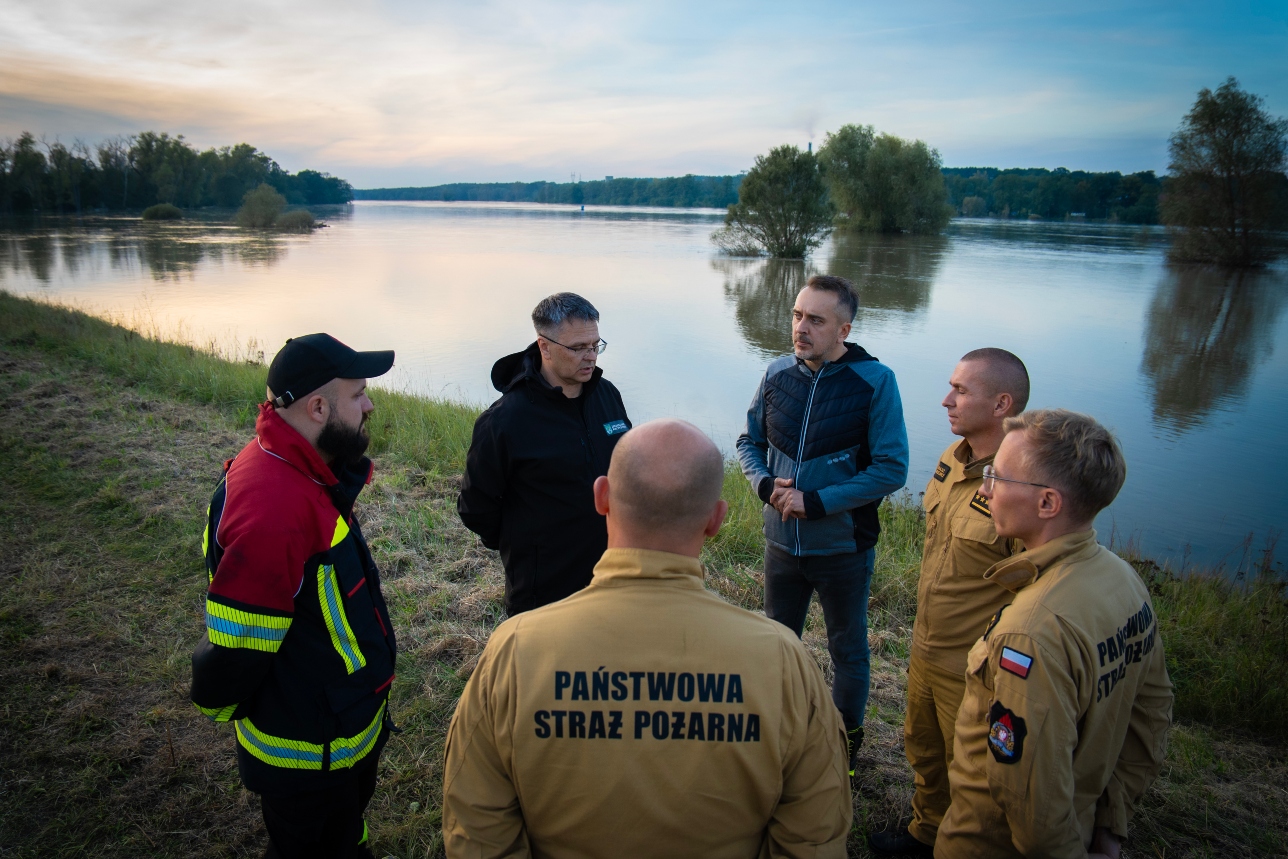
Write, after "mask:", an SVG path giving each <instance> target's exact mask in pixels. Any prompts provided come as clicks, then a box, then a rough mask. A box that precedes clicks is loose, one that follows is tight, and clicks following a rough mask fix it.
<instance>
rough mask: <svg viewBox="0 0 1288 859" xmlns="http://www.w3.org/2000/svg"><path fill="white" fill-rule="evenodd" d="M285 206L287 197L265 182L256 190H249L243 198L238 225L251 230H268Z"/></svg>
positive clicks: (238, 212) (238, 213) (238, 211)
mask: <svg viewBox="0 0 1288 859" xmlns="http://www.w3.org/2000/svg"><path fill="white" fill-rule="evenodd" d="M284 208H286V198H285V197H283V196H282V195H281V194H279V193H277V191H276V190H275V189H274V188H273V186H272V185H269V184H268V183H267V182H265V183H264V184H262V185H260V186H259V187H258V188H256V189H255V190H253V191H247V192H246V196H245V197H243V198H242V207H241V208H240V209H238V210H237V225H238V226H239V227H245V228H247V229H251V230H267V229H268V228H270V227H272V226H273V222H274V221H276V220H277V216H278V215H280V214H281V213H282V209H284Z"/></svg>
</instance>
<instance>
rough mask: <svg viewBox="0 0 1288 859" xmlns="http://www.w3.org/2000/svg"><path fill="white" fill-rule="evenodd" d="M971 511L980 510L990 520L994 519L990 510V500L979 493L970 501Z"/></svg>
mask: <svg viewBox="0 0 1288 859" xmlns="http://www.w3.org/2000/svg"><path fill="white" fill-rule="evenodd" d="M970 509H972V510H978V511H979V512H980V513H983V514H984V515H985V516H987V517H988V518H990V519H992V518H993V513H992V511H990V510H989V509H988V499H987V498H985V497H984V496H983V495H980V494H979V493H978V492H976V493H975V497H974V498H972V499H971V500H970Z"/></svg>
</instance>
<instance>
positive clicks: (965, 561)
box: [868, 348, 1029, 856]
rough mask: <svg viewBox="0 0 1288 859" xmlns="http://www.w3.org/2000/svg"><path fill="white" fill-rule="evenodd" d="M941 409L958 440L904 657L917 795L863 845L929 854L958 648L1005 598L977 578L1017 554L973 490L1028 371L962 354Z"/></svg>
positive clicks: (990, 357) (929, 526)
mask: <svg viewBox="0 0 1288 859" xmlns="http://www.w3.org/2000/svg"><path fill="white" fill-rule="evenodd" d="M948 386H949V391H948V395H947V396H946V397H944V401H943V403H942V405H943V406H944V408H945V409H947V410H948V426H949V428H950V429H951V430H952V432H953V434H954V435H959V436H961V437H962V439H961V441H958V442H956V443H954V444H952V445H950V446H949V447H948V449H947V450H945V451H944V452H943V454H942V455H941V456H940V457H939V465H938V467H937V468H936V469H935V473H934V476H932V477H931V479H930V482H929V483H928V484H927V485H926V494H925V508H926V543H925V547H924V549H923V550H922V561H921V577H920V579H919V580H918V583H917V618H916V621H915V623H914V624H913V628H912V656H911V659H910V660H909V662H908V709H907V713H906V714H905V716H904V721H903V745H904V753H905V754H906V755H907V757H908V763H909V764H910V765H911V766H912V771H913V781H914V784H915V791H914V793H913V796H912V822H911V823H910V824H909V825H908V827H907V829H902V828H900V829H897V830H887V831H885V832H874V833H871V834H870V835H869V836H868V845H869V846H870V847H871V848H872V849H873V850H874V851H876V852H877V853H879V854H883V855H893V856H929V855H930V854H931V849H932V846H933V845H934V843H935V833H936V832H937V831H938V829H939V822H940V821H941V820H943V819H944V812H946V811H947V810H948V765H949V763H951V762H952V758H953V724H954V723H955V722H956V721H957V709H958V707H960V706H961V702H962V695H963V694H964V693H965V691H966V679H965V676H966V653H967V651H969V650H970V648H971V645H972V644H974V643H975V641H976V639H978V638H979V636H980V634H981V633H982V632H983V631H984V627H985V626H987V625H988V620H989V618H991V617H992V616H993V614H994V613H995V612H996V611H997V610H998V609H1000V608H1001V607H1002V606H1004V605H1006V604H1007V603H1009V602H1010V601H1011V598H1012V596H1013V594H1012V593H1011V592H1010V591H1008V590H1007V589H1005V588H1003V587H1000V586H999V585H997V584H996V583H994V582H990V581H987V580H985V579H984V573H985V572H987V571H988V568H989V567H991V566H993V564H995V563H997V562H998V561H1000V560H1002V559H1003V558H1006V557H1008V556H1010V555H1012V554H1014V553H1015V552H1018V551H1020V549H1021V547H1020V546H1019V545H1018V541H1014V540H1007V539H1005V538H1002V537H999V536H998V535H997V531H996V530H995V529H994V527H993V516H992V513H990V512H989V508H988V502H987V501H986V500H985V499H984V497H983V496H981V495H980V494H979V488H980V482H981V481H982V480H983V475H984V468H985V466H989V465H992V464H993V455H994V454H995V453H997V448H998V446H999V445H1000V444H1001V443H1002V436H1003V435H1005V433H1004V431H1003V429H1002V423H1003V421H1005V420H1006V418H1007V417H1008V416H1011V415H1016V414H1019V413H1020V412H1022V411H1024V406H1025V405H1026V404H1027V403H1028V401H1029V374H1028V371H1027V370H1026V369H1025V367H1024V362H1023V361H1021V360H1020V359H1019V358H1017V357H1016V356H1015V355H1013V354H1011V353H1010V352H1007V351H1006V350H1004V349H991V348H990V349H976V350H974V351H973V352H968V353H967V354H966V355H964V356H962V359H961V361H959V362H958V363H957V366H956V368H954V370H953V374H952V376H951V377H950V378H949V380H948Z"/></svg>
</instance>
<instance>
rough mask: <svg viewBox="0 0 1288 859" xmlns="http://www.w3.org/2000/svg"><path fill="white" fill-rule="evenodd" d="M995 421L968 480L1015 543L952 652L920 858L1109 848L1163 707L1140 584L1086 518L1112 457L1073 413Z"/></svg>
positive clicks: (1114, 451)
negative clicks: (949, 704) (1004, 599)
mask: <svg viewBox="0 0 1288 859" xmlns="http://www.w3.org/2000/svg"><path fill="white" fill-rule="evenodd" d="M1006 430H1007V435H1006V438H1005V439H1003V441H1002V446H1001V448H1000V449H999V450H998V453H997V458H996V464H995V470H994V469H990V470H989V471H988V472H986V473H985V476H984V485H983V487H982V489H981V492H982V494H983V495H984V497H986V498H987V499H988V500H989V506H990V508H991V509H992V511H993V521H994V522H995V523H996V526H997V532H998V533H999V534H1001V535H1002V536H1004V537H1017V538H1019V539H1020V540H1023V542H1024V545H1025V547H1026V551H1024V552H1022V553H1021V554H1019V555H1016V556H1015V557H1013V558H1008V559H1006V560H1004V561H1001V562H999V563H998V564H996V565H995V566H994V567H993V568H992V569H990V570H989V571H988V573H986V574H985V578H987V579H989V580H990V581H994V582H996V583H998V584H999V585H1002V586H1003V587H1005V588H1008V589H1010V590H1012V591H1014V592H1015V600H1014V602H1013V603H1012V604H1011V605H1009V606H1007V607H1006V608H1004V609H1002V610H1001V611H1000V612H999V614H998V616H997V617H995V618H994V619H993V620H992V621H990V623H989V627H988V630H987V631H986V632H985V633H984V635H983V637H982V638H980V640H979V641H977V642H976V643H975V646H974V647H972V648H971V650H970V654H969V655H968V657H967V662H966V696H965V698H964V699H963V701H962V706H961V710H960V712H959V713H958V716H957V726H956V744H955V748H954V754H953V762H952V766H951V768H950V770H949V782H950V785H951V792H952V803H951V805H950V806H949V808H948V814H947V815H946V816H945V817H944V821H943V823H942V824H941V825H940V827H939V836H938V838H937V840H936V842H935V856H936V857H937V859H959V857H1014V856H1028V857H1036V856H1041V857H1052V859H1063V857H1078V859H1082V857H1086V856H1087V855H1088V851H1090V852H1091V855H1092V856H1093V857H1101V856H1109V857H1117V856H1118V853H1119V846H1120V844H1121V841H1122V839H1123V838H1125V837H1126V835H1127V823H1128V821H1129V820H1130V819H1131V816H1132V812H1133V810H1134V809H1135V806H1136V803H1137V802H1138V801H1139V799H1140V797H1141V796H1142V795H1143V794H1144V792H1145V790H1146V788H1148V787H1149V785H1150V783H1151V782H1152V781H1153V780H1154V777H1155V776H1156V775H1157V774H1158V770H1159V768H1160V767H1161V766H1162V764H1163V755H1164V752H1165V750H1166V745H1167V729H1168V727H1169V726H1170V724H1171V712H1172V685H1171V682H1170V681H1169V680H1168V677H1167V668H1166V666H1165V664H1164V661H1163V643H1162V640H1161V639H1160V638H1159V635H1158V623H1157V620H1156V619H1155V617H1154V608H1153V605H1152V604H1151V602H1150V598H1149V591H1148V590H1147V589H1146V587H1145V585H1144V583H1143V582H1142V581H1141V580H1140V577H1139V576H1138V575H1137V574H1136V572H1135V571H1134V570H1133V569H1132V568H1131V567H1130V566H1129V565H1128V564H1127V563H1126V562H1125V561H1123V560H1122V559H1120V558H1119V557H1118V556H1117V555H1115V554H1113V553H1112V552H1110V551H1109V550H1108V549H1105V548H1104V547H1102V546H1100V545H1097V543H1096V532H1095V531H1093V530H1092V529H1091V523H1092V520H1093V519H1094V518H1095V516H1096V514H1097V513H1099V512H1100V511H1101V510H1102V509H1104V508H1105V507H1107V506H1108V505H1109V504H1110V502H1112V501H1113V499H1114V497H1115V496H1116V495H1117V494H1118V490H1119V489H1120V488H1121V487H1122V484H1123V480H1124V478H1125V477H1126V473H1127V469H1126V465H1125V463H1124V462H1123V458H1122V451H1121V450H1120V449H1119V447H1118V443H1117V442H1116V441H1115V440H1114V437H1113V436H1112V435H1110V433H1109V432H1108V430H1106V429H1104V428H1103V427H1102V426H1100V425H1099V424H1097V423H1096V422H1095V421H1094V420H1092V419H1091V418H1089V417H1087V416H1085V415H1079V414H1075V413H1073V412H1067V411H1063V410H1054V411H1037V412H1028V413H1026V414H1024V415H1021V416H1020V417H1017V418H1010V419H1008V420H1007V421H1006Z"/></svg>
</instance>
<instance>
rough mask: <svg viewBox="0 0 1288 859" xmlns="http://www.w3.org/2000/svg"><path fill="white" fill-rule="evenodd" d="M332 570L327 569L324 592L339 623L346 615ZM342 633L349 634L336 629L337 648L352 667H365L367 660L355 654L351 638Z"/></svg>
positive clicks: (332, 614) (332, 613) (333, 615)
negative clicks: (342, 651) (340, 649)
mask: <svg viewBox="0 0 1288 859" xmlns="http://www.w3.org/2000/svg"><path fill="white" fill-rule="evenodd" d="M332 569H333V568H332V567H327V568H326V573H325V574H324V575H325V577H326V584H325V586H324V587H323V591H324V592H325V593H326V603H327V605H328V606H329V607H330V608H331V616H332V617H334V618H335V619H336V620H337V621H339V620H340V618H343V617H345V615H344V611H343V609H341V608H340V599H339V596H340V595H339V593H338V589H337V588H336V579H335V574H334V573H333V572H332ZM346 626H347V624H346ZM342 632H347V630H341V629H336V635H335V636H334V638H333V640H334V641H335V643H336V645H337V646H339V647H341V648H343V649H344V654H345V658H346V659H348V661H349V663H350V664H351V665H354V666H361V665H365V664H366V660H364V659H362V658H361V657H359V656H358V655H357V654H356V653H354V652H353V647H352V646H351V645H350V641H349V637H348V636H347V635H343V634H341V633H342ZM355 670H356V668H355ZM350 673H353V672H352V671H350Z"/></svg>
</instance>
